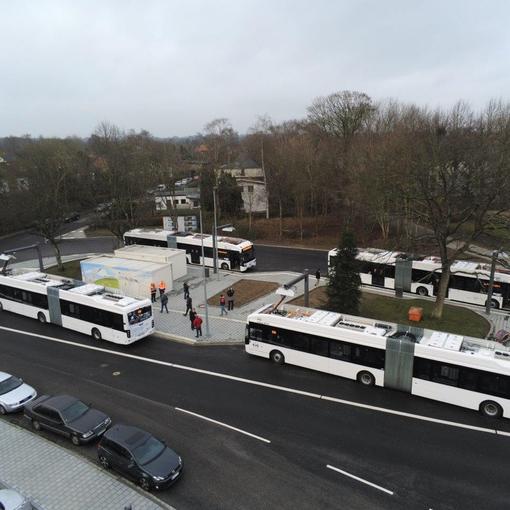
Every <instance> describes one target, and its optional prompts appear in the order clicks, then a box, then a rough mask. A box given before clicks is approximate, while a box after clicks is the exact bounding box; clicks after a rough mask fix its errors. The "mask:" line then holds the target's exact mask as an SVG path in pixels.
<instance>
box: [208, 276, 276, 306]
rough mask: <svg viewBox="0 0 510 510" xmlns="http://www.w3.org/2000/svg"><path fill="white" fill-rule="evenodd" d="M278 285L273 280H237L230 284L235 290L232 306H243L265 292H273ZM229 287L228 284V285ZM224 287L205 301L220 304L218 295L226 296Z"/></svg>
mask: <svg viewBox="0 0 510 510" xmlns="http://www.w3.org/2000/svg"><path fill="white" fill-rule="evenodd" d="M279 286H280V285H279V284H278V283H275V282H263V281H259V280H239V281H238V282H236V283H234V284H233V285H232V288H233V289H234V291H235V294H234V306H236V307H238V306H243V305H245V304H246V303H249V302H250V301H254V300H255V299H258V298H260V297H262V296H265V295H266V294H269V293H271V292H274V291H275V290H276V289H277V288H278V287H279ZM229 287H230V286H229ZM229 287H225V288H224V289H223V290H222V291H221V292H218V294H215V295H214V296H212V297H210V298H209V299H208V300H207V303H208V304H209V305H212V306H220V295H221V294H224V295H225V299H228V298H227V290H228V288H229Z"/></svg>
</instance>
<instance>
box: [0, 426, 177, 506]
mask: <svg viewBox="0 0 510 510" xmlns="http://www.w3.org/2000/svg"><path fill="white" fill-rule="evenodd" d="M2 421H3V422H4V423H7V425H9V426H11V427H14V428H17V429H19V430H20V431H23V432H25V433H27V434H33V433H32V432H30V431H29V430H28V429H26V428H25V427H22V426H21V425H18V424H16V423H11V422H10V421H8V420H2ZM33 435H34V436H35V437H37V438H38V439H39V440H40V441H45V442H46V443H49V444H51V445H52V446H54V447H56V448H59V449H60V450H63V451H64V452H66V453H68V454H69V455H72V456H73V457H74V458H75V459H77V460H79V461H80V462H85V463H87V464H89V465H90V466H91V467H93V468H94V469H96V470H97V471H100V472H101V473H102V474H103V475H106V476H109V477H110V478H113V479H114V480H116V481H117V482H119V483H121V484H123V485H126V486H127V487H129V488H130V489H131V490H133V491H135V492H137V493H138V494H140V495H141V496H143V497H145V498H147V499H150V500H151V501H152V502H153V503H155V504H157V505H159V506H160V507H161V508H165V509H166V510H175V508H174V507H173V506H170V505H168V504H167V503H165V502H164V501H161V500H160V499H158V498H157V497H156V496H154V495H153V494H151V493H150V492H147V491H144V490H142V489H140V487H138V486H137V485H135V484H134V483H132V482H131V481H129V480H127V479H126V478H123V477H122V476H120V475H116V474H114V473H113V472H111V471H106V470H104V469H102V468H101V467H99V466H98V465H97V464H96V463H95V462H94V461H92V460H91V459H89V458H87V457H85V456H83V455H79V454H78V453H77V452H75V451H73V450H71V449H69V448H66V447H65V446H62V445H60V444H58V443H56V442H54V441H52V440H51V439H48V438H46V437H43V436H41V435H36V434H33ZM59 437H60V436H59Z"/></svg>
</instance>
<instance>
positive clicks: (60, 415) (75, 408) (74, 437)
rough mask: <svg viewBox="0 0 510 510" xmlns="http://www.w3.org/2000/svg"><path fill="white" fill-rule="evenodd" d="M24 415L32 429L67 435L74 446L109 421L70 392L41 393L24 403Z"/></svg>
mask: <svg viewBox="0 0 510 510" xmlns="http://www.w3.org/2000/svg"><path fill="white" fill-rule="evenodd" d="M24 414H25V416H26V417H27V418H28V419H29V420H31V422H32V427H33V428H34V429H35V430H41V429H48V430H51V431H53V432H56V433H57V434H61V435H63V436H66V437H70V438H71V441H72V442H73V444H75V445H76V446H78V445H80V444H81V443H88V442H89V441H92V440H93V439H95V438H97V437H99V436H101V435H102V434H103V433H104V432H105V431H106V429H107V428H108V427H109V426H110V424H111V423H112V421H111V419H110V418H109V416H107V415H106V414H104V413H102V412H101V411H98V410H97V409H92V408H91V407H89V406H87V405H86V404H84V403H83V402H81V401H80V400H78V399H77V398H75V397H71V396H69V395H55V396H50V395H42V396H41V397H39V398H38V399H36V400H33V401H32V402H30V403H29V404H27V405H25V411H24Z"/></svg>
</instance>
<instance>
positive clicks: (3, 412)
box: [0, 406, 7, 414]
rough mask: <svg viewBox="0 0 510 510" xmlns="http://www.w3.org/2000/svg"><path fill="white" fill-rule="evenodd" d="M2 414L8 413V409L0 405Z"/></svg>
mask: <svg viewBox="0 0 510 510" xmlns="http://www.w3.org/2000/svg"><path fill="white" fill-rule="evenodd" d="M0 414H7V410H6V409H5V407H4V406H0Z"/></svg>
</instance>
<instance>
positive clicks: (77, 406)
mask: <svg viewBox="0 0 510 510" xmlns="http://www.w3.org/2000/svg"><path fill="white" fill-rule="evenodd" d="M88 410H89V408H88V406H86V405H85V404H84V403H83V402H81V401H80V400H76V401H75V402H73V403H72V404H71V405H70V406H68V407H66V408H65V409H64V410H63V411H62V417H63V418H64V421H65V422H71V421H74V420H76V419H77V418H79V417H80V416H82V415H84V414H85V413H86V412H87V411H88Z"/></svg>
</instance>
